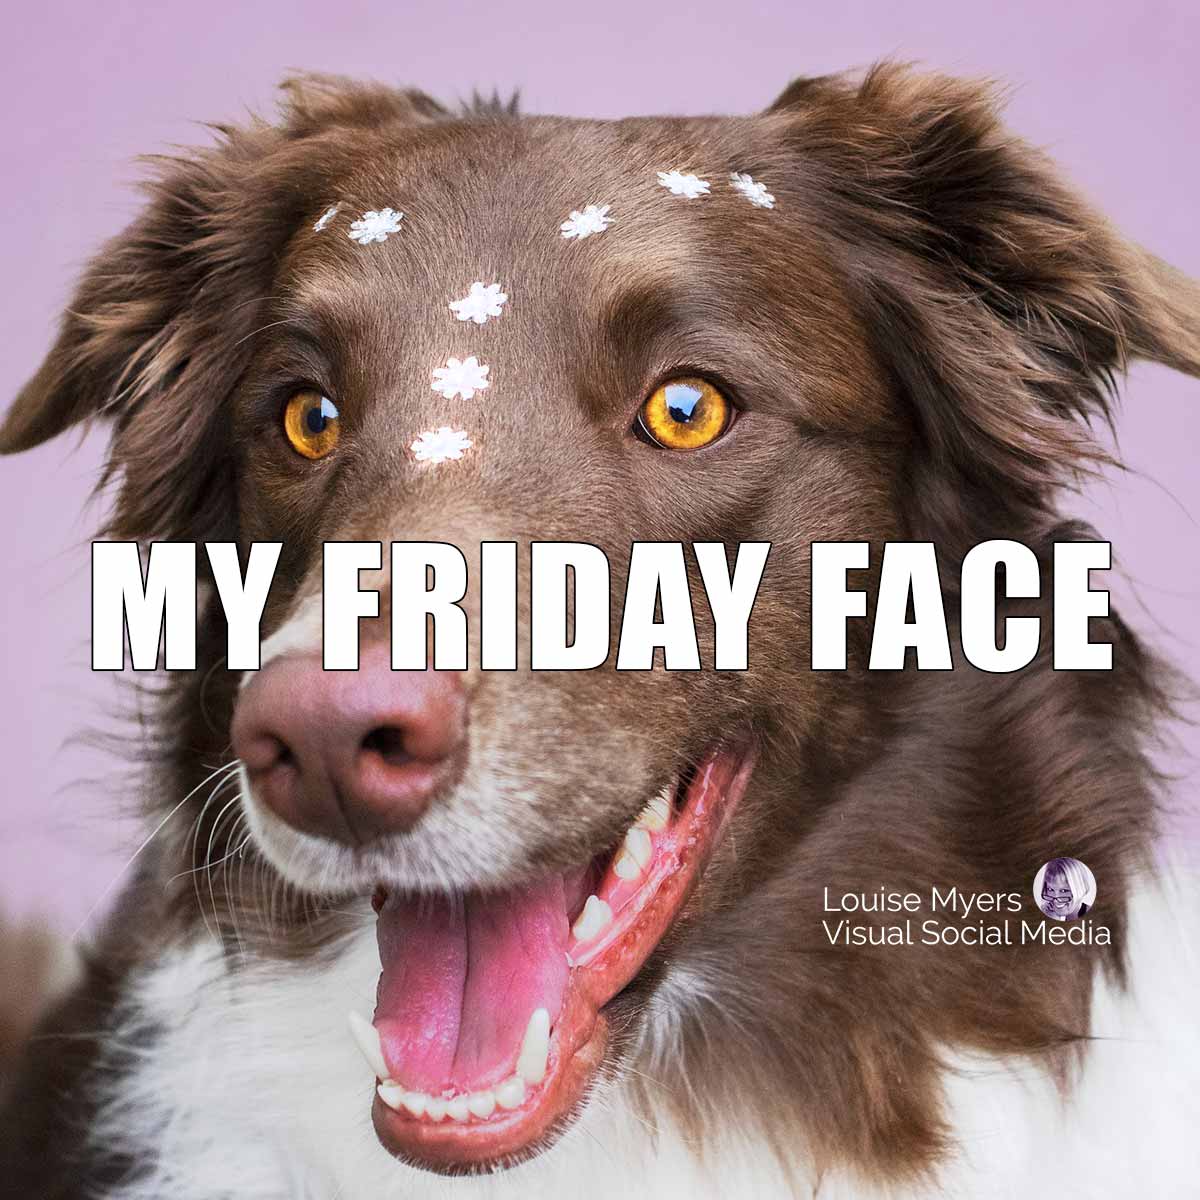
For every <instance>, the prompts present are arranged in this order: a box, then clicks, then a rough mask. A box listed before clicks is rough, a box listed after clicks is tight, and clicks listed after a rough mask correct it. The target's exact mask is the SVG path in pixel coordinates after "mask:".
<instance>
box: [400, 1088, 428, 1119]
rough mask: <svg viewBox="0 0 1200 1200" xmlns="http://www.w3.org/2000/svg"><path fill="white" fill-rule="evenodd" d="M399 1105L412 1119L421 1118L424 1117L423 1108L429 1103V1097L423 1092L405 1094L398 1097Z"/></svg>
mask: <svg viewBox="0 0 1200 1200" xmlns="http://www.w3.org/2000/svg"><path fill="white" fill-rule="evenodd" d="M400 1103H401V1104H402V1105H403V1106H404V1107H405V1108H406V1109H407V1110H408V1111H409V1112H410V1113H412V1115H413V1116H414V1117H423V1116H424V1115H425V1106H426V1105H427V1104H428V1103H429V1097H428V1096H427V1095H425V1093H424V1092H405V1093H404V1095H403V1096H401V1097H400Z"/></svg>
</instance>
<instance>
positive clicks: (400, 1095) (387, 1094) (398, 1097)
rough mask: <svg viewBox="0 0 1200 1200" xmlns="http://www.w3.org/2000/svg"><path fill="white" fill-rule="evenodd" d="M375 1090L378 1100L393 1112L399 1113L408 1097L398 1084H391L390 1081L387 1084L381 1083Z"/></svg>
mask: <svg viewBox="0 0 1200 1200" xmlns="http://www.w3.org/2000/svg"><path fill="white" fill-rule="evenodd" d="M375 1090H376V1091H377V1092H378V1093H379V1098H380V1100H382V1101H383V1102H384V1104H386V1105H387V1106H388V1108H390V1109H391V1110H392V1111H393V1112H399V1111H400V1108H401V1106H402V1105H403V1104H404V1101H405V1099H406V1098H407V1096H408V1093H407V1092H405V1090H404V1089H403V1088H402V1087H401V1086H400V1085H399V1084H398V1083H392V1082H391V1081H390V1080H389V1081H388V1082H387V1083H381V1084H380V1085H379V1086H378V1087H377V1088H376V1089H375Z"/></svg>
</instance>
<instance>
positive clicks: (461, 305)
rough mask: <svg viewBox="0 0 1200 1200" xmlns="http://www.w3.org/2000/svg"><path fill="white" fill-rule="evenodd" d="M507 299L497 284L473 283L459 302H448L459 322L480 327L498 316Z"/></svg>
mask: <svg viewBox="0 0 1200 1200" xmlns="http://www.w3.org/2000/svg"><path fill="white" fill-rule="evenodd" d="M507 299H508V296H507V295H505V293H504V292H502V291H501V290H500V285H499V284H498V283H486V284H485V283H479V282H475V283H473V284H471V290H470V291H469V292H468V293H467V294H466V295H465V296H464V297H463V298H462V299H461V300H451V301H450V311H451V312H452V313H453V314H454V315H455V316H456V317H457V318H458V319H459V320H460V321H474V322H475V324H476V325H482V324H483V323H484V322H485V321H486V320H487V319H488V317H498V316H499V315H500V310H501V309H502V308H503V307H504V302H505V301H506V300H507ZM485 369H486V368H485Z"/></svg>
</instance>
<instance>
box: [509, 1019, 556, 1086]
mask: <svg viewBox="0 0 1200 1200" xmlns="http://www.w3.org/2000/svg"><path fill="white" fill-rule="evenodd" d="M549 1057H550V1013H549V1012H548V1011H547V1010H546V1009H544V1008H536V1009H534V1010H533V1016H531V1017H530V1018H529V1024H528V1025H527V1026H526V1027H525V1037H524V1039H523V1040H522V1042H521V1053H520V1054H519V1055H518V1056H517V1074H518V1075H519V1076H520V1077H521V1078H522V1079H523V1080H525V1082H526V1083H528V1084H536V1083H541V1082H542V1080H543V1079H545V1078H546V1060H547V1059H548V1058H549Z"/></svg>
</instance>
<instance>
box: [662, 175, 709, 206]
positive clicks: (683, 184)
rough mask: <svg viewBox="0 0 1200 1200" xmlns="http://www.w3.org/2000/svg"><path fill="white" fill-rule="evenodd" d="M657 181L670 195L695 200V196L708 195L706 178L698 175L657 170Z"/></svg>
mask: <svg viewBox="0 0 1200 1200" xmlns="http://www.w3.org/2000/svg"><path fill="white" fill-rule="evenodd" d="M658 182H659V183H660V184H662V186H663V187H665V188H666V189H667V191H668V192H670V193H671V195H672V196H683V197H685V198H686V199H688V200H695V199H696V197H697V196H707V195H708V180H707V179H701V178H700V176H699V175H685V174H684V173H683V172H682V171H659V173H658Z"/></svg>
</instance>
